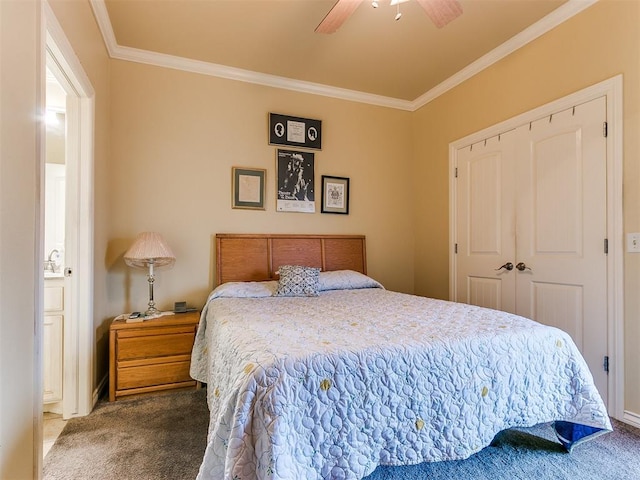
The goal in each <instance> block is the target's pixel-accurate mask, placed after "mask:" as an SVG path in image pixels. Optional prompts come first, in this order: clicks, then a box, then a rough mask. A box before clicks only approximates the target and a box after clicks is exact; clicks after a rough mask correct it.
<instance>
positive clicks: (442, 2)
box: [315, 0, 462, 33]
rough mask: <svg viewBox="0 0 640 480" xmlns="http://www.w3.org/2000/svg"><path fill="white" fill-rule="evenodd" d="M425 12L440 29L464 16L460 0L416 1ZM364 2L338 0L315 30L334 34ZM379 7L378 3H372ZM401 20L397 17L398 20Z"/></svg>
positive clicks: (398, 2) (394, 1)
mask: <svg viewBox="0 0 640 480" xmlns="http://www.w3.org/2000/svg"><path fill="white" fill-rule="evenodd" d="M403 1H407V0H391V2H390V3H391V5H397V4H400V3H402V2H403ZM416 1H417V2H418V3H419V4H420V6H421V7H422V8H423V9H424V11H425V12H426V13H427V15H429V17H430V18H431V21H433V23H434V24H435V25H436V27H438V28H442V27H444V26H445V25H446V24H447V23H449V22H451V21H452V20H454V19H456V18H457V17H459V16H460V15H462V6H461V5H460V3H458V0H416ZM362 2H363V0H338V1H337V2H336V4H335V5H334V6H333V8H332V9H331V10H329V13H327V15H326V16H325V17H324V19H323V20H322V22H320V25H318V26H317V27H316V29H315V32H316V33H334V32H335V31H336V30H338V28H340V26H342V24H343V23H344V22H345V21H346V20H347V19H348V18H349V17H350V16H351V14H352V13H353V12H354V11H355V10H356V8H358V6H359V5H360V4H361V3H362ZM372 4H373V5H374V7H375V6H377V4H378V2H375V1H374V2H372ZM398 18H400V17H399V15H398V16H396V20H397V19H398Z"/></svg>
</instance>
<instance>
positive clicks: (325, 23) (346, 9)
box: [315, 0, 362, 33]
mask: <svg viewBox="0 0 640 480" xmlns="http://www.w3.org/2000/svg"><path fill="white" fill-rule="evenodd" d="M360 3H362V0H338V2H337V3H336V4H335V5H334V6H333V8H332V9H331V10H329V13H327V16H326V17H324V19H323V20H322V22H320V25H318V26H317V27H316V30H315V32H316V33H333V32H335V31H336V30H338V28H340V26H341V25H342V24H343V23H344V22H345V21H346V20H347V18H349V17H350V16H351V14H352V13H353V12H354V11H355V10H356V8H358V5H360Z"/></svg>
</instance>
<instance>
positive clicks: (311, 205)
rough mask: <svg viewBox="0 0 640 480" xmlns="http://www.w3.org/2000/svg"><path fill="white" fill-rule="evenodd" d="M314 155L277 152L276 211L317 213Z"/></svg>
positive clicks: (309, 153) (296, 152)
mask: <svg viewBox="0 0 640 480" xmlns="http://www.w3.org/2000/svg"><path fill="white" fill-rule="evenodd" d="M313 170H314V155H313V153H311V152H299V151H295V150H280V149H278V150H277V152H276V171H277V182H278V185H277V187H278V188H277V191H278V197H277V200H276V211H278V212H304V213H315V211H316V203H315V184H314V171H313Z"/></svg>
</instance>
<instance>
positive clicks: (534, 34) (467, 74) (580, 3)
mask: <svg viewBox="0 0 640 480" xmlns="http://www.w3.org/2000/svg"><path fill="white" fill-rule="evenodd" d="M597 1H598V0H569V1H568V2H567V3H565V4H563V5H562V6H560V7H558V8H557V9H555V10H554V11H553V12H551V13H550V14H548V15H547V16H545V17H543V18H541V19H540V20H538V21H537V22H536V23H534V24H533V25H531V26H529V27H528V28H526V29H524V30H523V31H522V32H520V33H518V34H517V35H515V36H514V37H511V38H510V39H509V40H507V41H506V42H504V43H503V44H502V45H499V46H498V47H496V48H494V49H493V50H491V51H490V52H489V53H487V54H486V55H484V56H482V57H480V58H479V59H478V60H476V61H474V62H472V63H470V64H469V65H467V66H466V67H464V68H463V69H462V70H460V71H459V72H458V73H456V74H454V75H452V76H451V77H449V78H448V79H447V80H445V81H444V82H442V83H440V84H439V85H437V86H435V87H434V88H432V89H431V90H429V91H428V92H426V93H424V94H422V95H421V96H419V97H418V98H416V99H415V100H414V101H413V102H411V106H412V110H413V111H415V110H418V109H419V108H421V107H423V106H425V105H426V104H427V103H429V102H431V101H432V100H435V99H436V98H438V97H439V96H440V95H442V94H444V93H445V92H448V91H449V90H451V89H452V88H454V87H456V86H458V85H460V84H461V83H462V82H464V81H466V80H469V79H470V78H471V77H473V76H474V75H476V74H478V73H480V72H481V71H483V70H484V69H486V68H488V67H490V66H491V65H493V64H494V63H497V62H498V61H500V60H502V59H503V58H505V57H506V56H507V55H510V54H511V53H513V52H515V51H516V50H518V49H519V48H522V47H524V46H525V45H526V44H528V43H530V42H532V41H533V40H535V39H536V38H538V37H540V36H542V35H544V34H545V33H547V32H548V31H550V30H552V29H554V28H555V27H557V26H558V25H560V24H561V23H563V22H565V21H567V20H568V19H570V18H571V17H573V16H574V15H577V14H578V13H580V12H582V11H583V10H585V9H586V8H588V7H590V6H591V5H593V4H594V3H596V2H597Z"/></svg>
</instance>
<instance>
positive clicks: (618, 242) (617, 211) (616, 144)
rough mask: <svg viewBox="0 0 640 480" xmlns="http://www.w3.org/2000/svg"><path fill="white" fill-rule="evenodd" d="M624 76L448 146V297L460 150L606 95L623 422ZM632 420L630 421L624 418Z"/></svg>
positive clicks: (452, 285) (614, 340) (610, 289)
mask: <svg viewBox="0 0 640 480" xmlns="http://www.w3.org/2000/svg"><path fill="white" fill-rule="evenodd" d="M622 91H623V90H622V75H617V76H615V77H612V78H610V79H608V80H604V81H602V82H600V83H597V84H595V85H592V86H590V87H587V88H585V89H583V90H580V91H578V92H575V93H573V94H570V95H568V96H566V97H563V98H560V99H557V100H554V101H552V102H549V103H547V104H545V105H542V106H540V107H538V108H535V109H533V110H530V111H528V112H525V113H522V114H520V115H517V116H515V117H513V118H510V119H508V120H505V121H504V122H501V123H498V124H496V125H492V126H490V127H487V128H485V129H483V130H481V131H479V132H476V133H472V134H470V135H467V136H466V137H463V138H461V139H459V140H456V141H454V142H452V143H450V144H449V238H450V239H451V242H450V245H449V298H451V299H454V298H456V281H455V272H456V267H457V265H456V253H455V243H456V238H457V232H456V210H457V205H456V194H457V192H456V181H455V173H456V170H455V169H456V166H457V163H458V162H457V152H458V150H459V149H461V148H464V147H466V146H469V145H471V144H473V143H477V142H481V141H484V140H485V139H487V138H491V137H494V136H497V135H500V134H501V133H503V132H506V131H509V130H511V129H514V128H517V127H520V126H522V125H526V124H528V123H529V122H532V121H535V120H538V119H540V118H543V117H548V116H549V115H552V114H553V113H555V112H558V111H561V110H565V109H568V108H571V107H573V106H574V105H578V104H581V103H585V102H588V101H590V100H593V99H595V98H599V97H603V96H604V97H606V102H607V124H608V135H607V139H608V141H607V238H608V239H609V252H608V255H607V317H608V318H607V333H608V335H607V336H608V339H607V350H608V352H609V358H610V362H609V365H610V367H609V379H608V388H609V392H608V399H606V400H607V405H608V409H609V414H610V415H611V416H612V417H614V418H617V419H618V420H623V419H624V417H625V414H624V271H623V265H624V264H623V255H624V249H623V239H624V236H623V216H622V214H623V212H622V164H623V162H622V152H623V143H622V128H623V125H622ZM624 420H625V421H628V419H624Z"/></svg>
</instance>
